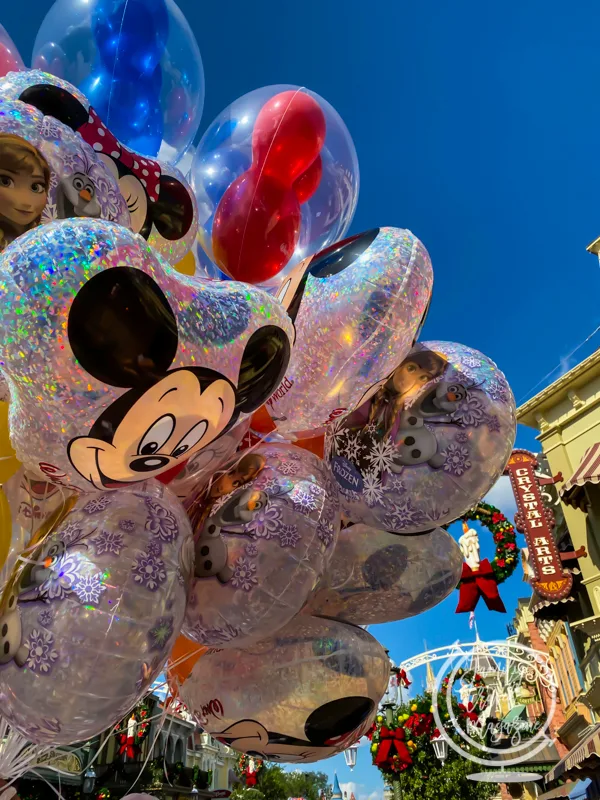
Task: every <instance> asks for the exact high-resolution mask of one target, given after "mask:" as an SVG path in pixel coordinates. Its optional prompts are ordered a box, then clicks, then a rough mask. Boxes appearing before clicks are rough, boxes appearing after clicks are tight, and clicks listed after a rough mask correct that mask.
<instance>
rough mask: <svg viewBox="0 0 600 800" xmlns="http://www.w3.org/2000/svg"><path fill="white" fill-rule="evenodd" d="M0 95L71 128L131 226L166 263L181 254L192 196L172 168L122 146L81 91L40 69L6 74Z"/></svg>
mask: <svg viewBox="0 0 600 800" xmlns="http://www.w3.org/2000/svg"><path fill="white" fill-rule="evenodd" d="M0 96H4V97H5V98H7V99H10V100H13V101H19V102H20V103H27V104H28V105H29V106H33V107H34V108H36V109H38V111H39V112H41V113H42V114H43V115H46V116H47V117H50V118H53V119H55V120H59V121H60V122H61V123H63V124H64V125H65V126H68V127H69V128H70V129H71V130H72V131H76V132H77V133H78V134H79V136H80V137H81V138H82V139H83V140H84V141H85V142H86V143H87V144H88V145H89V146H90V147H91V148H93V150H94V151H95V152H96V153H97V155H98V158H100V159H101V160H102V161H103V163H104V164H105V166H106V168H107V169H108V170H109V171H110V173H111V175H112V177H113V179H114V181H115V182H117V183H118V186H119V189H120V192H121V195H122V198H123V202H124V203H126V205H127V208H128V210H129V214H130V216H131V227H132V229H133V230H134V231H135V232H136V233H139V234H140V235H141V236H143V237H144V238H145V239H147V240H148V241H149V242H150V244H151V245H152V247H154V249H155V250H158V251H159V253H160V254H161V255H162V256H164V258H166V259H167V261H169V263H172V264H176V263H177V262H178V261H180V260H181V259H182V258H183V257H184V256H185V254H186V253H187V252H188V250H189V249H190V248H191V246H192V244H193V242H194V240H195V237H196V232H197V229H198V221H197V217H198V215H197V210H196V200H195V198H194V194H193V192H192V190H191V188H190V186H189V185H188V184H187V182H186V181H185V179H184V178H183V176H182V175H181V173H180V172H179V171H178V170H177V169H175V167H171V166H169V165H167V164H164V163H162V162H160V161H156V160H155V159H152V158H149V157H147V156H143V155H140V154H138V153H134V152H133V151H132V150H129V149H128V148H127V147H125V145H123V144H122V143H121V142H119V141H118V139H117V138H116V137H115V136H114V134H113V133H112V132H111V131H110V130H109V129H108V128H107V127H106V125H105V124H104V123H103V122H102V120H101V119H100V118H99V117H98V115H97V114H96V112H95V111H94V109H93V108H92V107H91V106H90V104H89V102H88V101H87V99H86V98H85V97H84V95H83V94H82V93H81V92H80V91H79V90H78V89H76V88H75V87H74V86H72V85H71V84H70V83H67V82H66V81H63V80H61V79H60V78H56V77H55V76H53V75H49V74H48V73H45V72H40V71H39V70H30V71H29V72H22V73H11V75H9V76H8V77H7V78H5V79H4V80H3V81H1V82H0Z"/></svg>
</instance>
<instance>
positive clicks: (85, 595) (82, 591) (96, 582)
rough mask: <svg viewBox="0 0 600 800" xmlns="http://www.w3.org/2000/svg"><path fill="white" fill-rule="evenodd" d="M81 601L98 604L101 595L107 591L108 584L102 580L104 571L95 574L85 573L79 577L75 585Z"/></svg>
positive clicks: (85, 603) (84, 603) (86, 603)
mask: <svg viewBox="0 0 600 800" xmlns="http://www.w3.org/2000/svg"><path fill="white" fill-rule="evenodd" d="M73 589H74V591H75V594H76V595H77V597H78V598H79V602H80V603H82V604H83V605H88V604H90V605H96V604H97V603H99V602H100V596H101V595H102V593H103V592H105V591H106V586H105V585H104V583H103V582H102V573H101V572H97V573H96V574H95V575H85V576H81V577H79V578H78V580H77V582H76V583H75V585H74V587H73Z"/></svg>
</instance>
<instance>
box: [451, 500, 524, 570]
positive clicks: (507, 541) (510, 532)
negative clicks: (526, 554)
mask: <svg viewBox="0 0 600 800" xmlns="http://www.w3.org/2000/svg"><path fill="white" fill-rule="evenodd" d="M462 518H463V519H465V520H467V519H468V520H471V521H473V520H476V521H477V522H480V523H481V524H482V525H483V527H484V528H487V529H488V531H489V532H490V533H491V534H492V536H493V537H494V542H495V544H496V555H495V556H494V560H493V561H492V569H493V571H494V577H495V578H496V583H498V584H500V583H504V581H505V580H506V579H507V578H510V576H511V575H512V574H513V572H514V571H515V569H516V568H517V564H518V562H519V545H518V544H517V535H516V533H515V528H514V526H513V525H512V524H511V523H510V522H509V521H508V520H507V519H506V517H505V516H504V514H503V513H502V512H501V511H500V509H498V508H496V507H495V506H491V505H490V504H489V503H479V504H478V505H477V506H476V507H475V508H473V509H471V511H467V513H466V514H464V515H463V517H462Z"/></svg>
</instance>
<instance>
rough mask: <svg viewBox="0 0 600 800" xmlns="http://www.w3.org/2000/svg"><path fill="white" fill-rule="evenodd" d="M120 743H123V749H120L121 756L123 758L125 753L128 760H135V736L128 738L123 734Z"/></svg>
mask: <svg viewBox="0 0 600 800" xmlns="http://www.w3.org/2000/svg"><path fill="white" fill-rule="evenodd" d="M119 741H120V743H121V747H120V749H119V755H120V756H122V755H123V753H125V755H126V756H127V758H131V759H133V758H135V747H134V744H133V741H134V740H133V736H127V734H126V733H122V734H121V735H120V737H119Z"/></svg>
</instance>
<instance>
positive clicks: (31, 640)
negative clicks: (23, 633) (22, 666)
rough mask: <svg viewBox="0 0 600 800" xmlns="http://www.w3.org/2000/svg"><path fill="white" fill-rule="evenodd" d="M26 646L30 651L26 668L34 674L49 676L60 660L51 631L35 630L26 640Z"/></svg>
mask: <svg viewBox="0 0 600 800" xmlns="http://www.w3.org/2000/svg"><path fill="white" fill-rule="evenodd" d="M25 645H26V646H27V648H28V650H29V655H28V656H27V661H26V666H27V667H29V669H30V670H31V671H32V672H37V673H38V674H43V675H47V674H48V673H49V672H50V671H51V670H52V667H53V666H54V664H55V663H56V661H57V659H58V652H57V651H56V650H55V649H54V636H53V635H52V634H51V633H50V632H49V631H46V630H41V631H39V630H38V629H37V628H34V629H33V630H32V631H31V633H30V634H29V636H28V637H27V639H25Z"/></svg>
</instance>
